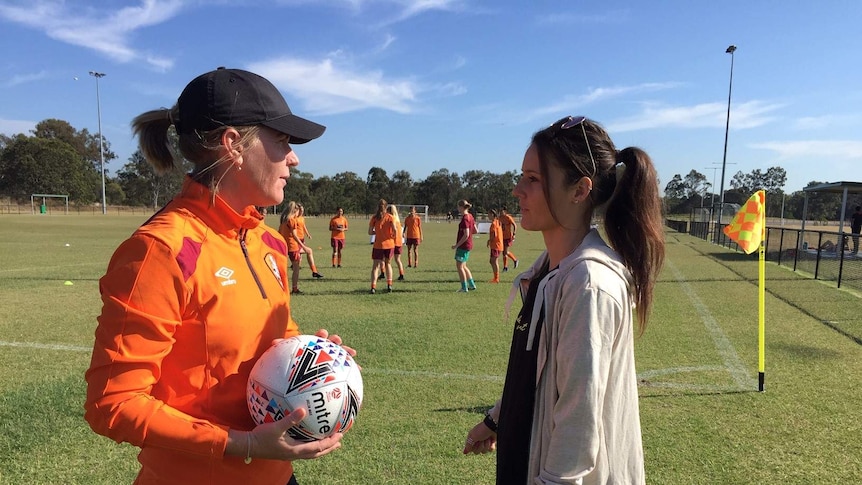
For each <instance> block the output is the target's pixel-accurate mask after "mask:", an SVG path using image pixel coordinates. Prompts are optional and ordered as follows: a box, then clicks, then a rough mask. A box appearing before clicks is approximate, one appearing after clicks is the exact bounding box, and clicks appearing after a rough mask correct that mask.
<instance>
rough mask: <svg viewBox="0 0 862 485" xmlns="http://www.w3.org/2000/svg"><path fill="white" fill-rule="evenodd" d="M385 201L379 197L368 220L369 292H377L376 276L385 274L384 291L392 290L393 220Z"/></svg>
mask: <svg viewBox="0 0 862 485" xmlns="http://www.w3.org/2000/svg"><path fill="white" fill-rule="evenodd" d="M387 205H388V204H387V203H386V201H385V200H383V199H380V202H378V203H377V212H375V213H374V215H373V216H371V220H370V221H368V235H369V236H374V246H372V249H371V259H372V261H373V262H372V266H371V294H374V293H377V276H378V275H380V274H381V272H382V274H384V275H386V291H388V292H390V293H391V292H392V257H393V256H394V255H395V236H396V234H395V220H394V219H392V216H391V215H389V213H388V212H387V211H386V207H387Z"/></svg>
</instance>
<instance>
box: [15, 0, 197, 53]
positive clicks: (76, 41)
mask: <svg viewBox="0 0 862 485" xmlns="http://www.w3.org/2000/svg"><path fill="white" fill-rule="evenodd" d="M183 6H184V5H183V1H182V0H143V1H142V2H141V4H140V5H139V6H135V7H125V8H121V9H119V10H116V11H106V9H104V8H99V9H96V8H84V7H78V6H76V5H68V6H67V4H66V2H62V1H50V0H42V1H36V2H29V3H27V4H21V5H20V6H12V5H0V17H3V18H5V19H7V20H10V21H12V22H17V23H19V24H22V25H26V26H28V27H31V28H33V29H37V30H41V31H43V32H44V33H45V35H47V36H48V37H51V38H53V39H56V40H59V41H62V42H66V43H68V44H72V45H77V46H81V47H85V48H88V49H92V50H94V51H97V52H100V53H102V54H103V55H105V56H107V57H110V58H111V59H114V60H116V61H118V62H123V63H128V62H132V61H136V60H141V61H143V62H146V63H148V64H150V65H151V66H153V67H155V68H157V69H159V70H166V69H169V68H170V67H171V66H172V65H173V61H171V60H170V59H168V58H165V57H161V56H158V55H154V54H150V53H147V52H143V51H139V50H137V49H135V48H134V47H132V46H130V42H129V36H130V34H132V33H133V32H135V31H137V30H139V29H141V28H144V27H149V26H152V25H157V24H160V23H162V22H164V21H165V20H168V19H170V18H172V17H174V16H175V15H177V14H178V13H179V12H180V10H182V8H183Z"/></svg>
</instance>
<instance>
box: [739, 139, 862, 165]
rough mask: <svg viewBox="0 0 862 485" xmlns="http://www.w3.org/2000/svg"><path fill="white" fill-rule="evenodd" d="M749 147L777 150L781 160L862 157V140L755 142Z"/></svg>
mask: <svg viewBox="0 0 862 485" xmlns="http://www.w3.org/2000/svg"><path fill="white" fill-rule="evenodd" d="M749 147H751V148H755V149H761V150H769V151H772V152H775V153H776V154H777V156H778V159H779V160H787V159H792V158H808V159H812V160H821V161H825V160H829V159H843V160H848V159H862V141H856V140H794V141H769V142H763V143H753V144H750V145H749Z"/></svg>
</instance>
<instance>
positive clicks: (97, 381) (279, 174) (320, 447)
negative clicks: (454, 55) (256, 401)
mask: <svg viewBox="0 0 862 485" xmlns="http://www.w3.org/2000/svg"><path fill="white" fill-rule="evenodd" d="M171 125H173V126H175V128H176V132H177V134H178V135H179V143H178V145H179V149H180V152H181V155H182V156H183V157H185V158H186V159H188V160H190V161H192V162H193V163H194V165H195V168H194V170H193V171H192V172H191V173H190V174H189V175H188V176H187V178H186V180H185V183H184V185H183V188H182V191H181V192H180V194H179V195H177V196H176V197H175V198H174V199H173V200H172V201H171V202H170V203H168V205H167V206H165V207H164V208H163V209H162V210H160V211H159V212H158V213H156V214H155V215H154V216H153V217H151V218H150V219H149V220H148V221H147V222H145V223H144V225H143V226H141V227H140V228H139V229H138V230H137V231H135V233H134V234H132V236H131V237H129V239H127V240H126V241H125V242H123V243H122V244H121V245H120V247H119V248H118V249H117V250H116V252H115V253H114V255H113V257H112V258H111V261H110V263H109V265H108V269H107V272H106V274H105V276H104V277H102V279H101V280H100V282H99V287H100V291H101V294H102V302H103V307H102V312H101V315H100V316H99V318H98V327H97V329H96V335H95V344H94V346H93V356H92V360H91V363H90V368H89V369H88V370H87V372H86V380H87V398H86V403H85V405H84V409H85V418H86V420H87V422H88V423H89V424H90V426H91V427H92V429H93V430H94V431H95V432H97V433H99V434H102V435H105V436H107V437H109V438H111V439H113V440H114V441H117V442H127V443H131V444H132V445H134V446H137V447H139V448H140V449H141V451H140V454H139V455H138V461H139V462H140V463H141V468H140V471H139V473H138V476H137V479H136V480H135V483H137V484H188V483H195V484H235V483H243V484H244V485H257V484H259V485H264V484H266V485H284V484H286V483H290V484H295V483H297V482H296V478H295V477H294V476H293V467H292V465H291V460H297V459H304V458H316V457H319V456H322V455H326V454H327V453H330V452H331V451H333V450H335V449H337V448H339V447H340V446H341V443H340V441H341V435H340V434H335V435H334V436H331V437H329V438H326V439H324V440H321V441H318V442H313V443H300V442H298V441H295V440H293V439H291V438H290V437H289V436H288V435H287V434H286V433H285V432H286V431H287V430H288V429H289V428H290V427H292V426H293V425H295V424H296V423H297V422H299V420H301V419H302V418H303V417H304V416H305V415H306V413H307V411H306V410H297V411H295V412H293V413H290V414H289V415H288V416H286V417H285V418H284V419H282V420H280V421H276V422H273V423H266V424H262V425H259V426H255V423H254V421H253V420H252V418H251V415H250V413H249V411H248V407H247V404H246V386H247V380H248V375H249V372H250V371H251V369H252V367H253V366H254V363H255V362H256V361H257V359H258V357H260V355H261V354H262V353H263V352H264V351H265V350H266V349H267V348H269V347H270V345H271V343H272V342H273V340H276V339H281V338H286V337H290V336H293V335H297V334H299V329H298V328H297V325H296V322H294V320H293V318H292V317H291V312H290V306H289V301H290V296H289V294H288V293H287V291H285V290H286V289H287V288H286V284H287V268H286V266H287V254H286V253H287V246H286V244H285V241H284V239H283V238H282V237H281V236H280V235H279V234H278V232H277V231H275V230H274V229H271V228H269V227H267V225H266V224H265V223H264V222H263V217H262V216H261V214H260V213H259V212H258V211H257V210H256V209H255V207H261V206H263V207H267V206H272V205H277V204H280V203H281V202H282V200H283V198H284V186H285V183H286V181H287V178H288V177H290V167H293V166H296V165H297V164H298V163H299V159H298V158H297V156H296V154H295V153H294V152H293V150H292V148H291V144H301V143H306V142H308V141H310V140H313V139H315V138H317V137H319V136H320V135H321V134H323V131H324V129H325V127H323V126H321V125H318V124H316V123H313V122H311V121H308V120H305V119H303V118H300V117H298V116H296V115H294V114H292V113H291V111H290V108H288V106H287V103H286V102H285V101H284V98H283V97H282V96H281V94H280V93H279V91H278V89H276V88H275V86H273V85H272V84H271V83H270V82H269V81H267V80H266V79H264V78H262V77H260V76H258V75H256V74H253V73H250V72H247V71H241V70H236V69H223V68H219V69H217V70H215V71H211V72H208V73H206V74H203V75H201V76H198V77H197V78H195V79H194V80H192V81H191V82H190V83H189V84H188V85H187V86H186V88H185V89H184V90H183V92H182V94H181V95H180V97H179V100H178V101H177V104H176V105H174V107H173V108H171V109H164V108H163V109H159V110H154V111H149V112H146V113H143V114H141V115H139V116H138V117H137V118H135V120H134V121H133V122H132V128H133V131H134V132H135V134H136V135H137V136H138V137H139V140H140V148H141V151H142V152H143V154H144V156H145V157H146V158H147V160H148V161H149V162H150V163H151V164H152V165H153V166H154V167H155V169H156V170H158V171H167V170H170V169H172V168H173V167H174V163H175V162H174V158H173V156H172V153H171V151H170V150H169V146H170V145H169V142H168V137H167V130H168V128H169V127H170V126H171ZM317 334H318V335H320V336H324V337H325V336H327V332H326V331H325V330H320V331H318V333H317ZM331 339H332V340H333V341H334V342H336V343H339V342H340V341H341V339H340V338H338V337H337V336H332V338H331ZM350 352H351V353H355V352H353V351H352V350H351V351H350Z"/></svg>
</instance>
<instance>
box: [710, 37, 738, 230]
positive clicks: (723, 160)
mask: <svg viewBox="0 0 862 485" xmlns="http://www.w3.org/2000/svg"><path fill="white" fill-rule="evenodd" d="M724 52H725V53H726V54H730V85H729V87H728V88H727V123H726V124H725V126H724V155H723V156H722V158H721V198H720V204H721V207H720V209H719V211H718V226H717V228H716V233H715V234H716V236H717V235H718V231H720V230H721V215H722V212H724V171H725V168H727V135H728V132H729V131H730V94H731V92H733V53H734V52H736V46H735V45H730V46H728V48H727V50H726V51H724ZM716 240H717V238H716Z"/></svg>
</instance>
